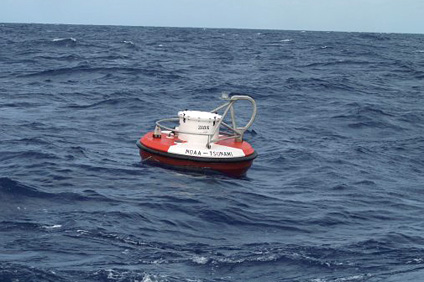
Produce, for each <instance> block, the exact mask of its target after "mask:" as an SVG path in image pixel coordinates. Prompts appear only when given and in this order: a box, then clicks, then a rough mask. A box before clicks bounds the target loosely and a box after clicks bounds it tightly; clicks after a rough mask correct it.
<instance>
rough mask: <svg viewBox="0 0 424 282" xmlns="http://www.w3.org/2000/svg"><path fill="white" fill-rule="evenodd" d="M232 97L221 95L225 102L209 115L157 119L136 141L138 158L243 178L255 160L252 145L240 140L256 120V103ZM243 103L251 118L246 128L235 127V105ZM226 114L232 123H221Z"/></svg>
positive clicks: (199, 113) (196, 113) (184, 114)
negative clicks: (151, 127)
mask: <svg viewBox="0 0 424 282" xmlns="http://www.w3.org/2000/svg"><path fill="white" fill-rule="evenodd" d="M231 94H232V93H230V94H227V93H223V95H222V99H224V100H225V101H226V102H225V103H224V104H223V105H221V106H219V107H217V108H216V109H214V110H212V111H210V112H205V111H192V110H184V111H180V112H178V117H176V118H166V119H161V120H158V121H157V122H156V126H155V129H154V131H151V132H148V133H146V134H145V135H144V136H143V137H141V138H140V139H139V140H138V141H137V146H138V148H139V149H140V156H141V158H142V159H143V160H144V161H148V162H154V163H159V164H163V165H167V166H172V167H176V168H184V169H190V170H191V169H195V170H199V169H200V170H212V171H218V172H221V173H224V174H227V175H230V176H235V177H239V176H243V175H245V174H246V172H247V170H248V169H249V168H250V167H251V165H252V162H253V160H254V159H255V158H256V157H257V153H256V152H255V150H254V149H253V148H252V146H251V145H250V144H249V143H248V142H246V141H244V140H243V135H244V133H245V131H246V130H247V129H248V128H249V127H250V126H251V125H252V123H253V122H254V120H255V117H256V102H255V100H254V99H253V98H252V97H250V96H247V95H240V94H236V95H232V96H230V95H231ZM243 100H244V101H249V102H250V103H251V106H252V115H251V117H250V119H249V121H248V122H247V124H246V125H245V126H243V127H237V123H236V118H235V110H234V104H235V103H236V102H238V101H243ZM219 112H222V114H219ZM228 114H229V119H230V120H231V124H227V123H226V122H225V121H224V119H225V118H226V117H227V115H228ZM164 123H174V124H176V125H175V126H173V127H171V126H170V125H169V126H168V125H166V126H165V125H164Z"/></svg>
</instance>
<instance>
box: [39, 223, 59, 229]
mask: <svg viewBox="0 0 424 282" xmlns="http://www.w3.org/2000/svg"><path fill="white" fill-rule="evenodd" d="M61 227H62V225H61V224H55V225H45V226H43V228H45V229H56V228H61Z"/></svg>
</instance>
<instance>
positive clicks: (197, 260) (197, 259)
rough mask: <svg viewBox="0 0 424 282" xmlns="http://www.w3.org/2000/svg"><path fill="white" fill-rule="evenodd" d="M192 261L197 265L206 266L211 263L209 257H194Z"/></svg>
mask: <svg viewBox="0 0 424 282" xmlns="http://www.w3.org/2000/svg"><path fill="white" fill-rule="evenodd" d="M192 261H193V262H195V263H197V264H206V263H207V262H208V261H209V259H208V258H207V257H201V256H194V257H193V258H192Z"/></svg>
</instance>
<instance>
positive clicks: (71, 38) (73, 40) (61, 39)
mask: <svg viewBox="0 0 424 282" xmlns="http://www.w3.org/2000/svg"><path fill="white" fill-rule="evenodd" d="M52 41H53V42H62V41H72V42H77V40H76V39H75V38H73V37H69V38H53V40H52Z"/></svg>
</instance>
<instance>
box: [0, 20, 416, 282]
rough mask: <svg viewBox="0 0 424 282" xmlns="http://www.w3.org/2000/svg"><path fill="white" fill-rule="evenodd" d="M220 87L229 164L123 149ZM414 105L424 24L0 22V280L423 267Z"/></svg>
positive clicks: (347, 272) (310, 276) (248, 275)
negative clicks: (377, 28) (227, 169)
mask: <svg viewBox="0 0 424 282" xmlns="http://www.w3.org/2000/svg"><path fill="white" fill-rule="evenodd" d="M222 91H235V92H241V93H247V94H249V95H251V96H252V97H253V98H254V99H255V100H256V101H257V103H258V117H257V120H256V122H255V123H254V125H253V127H252V129H251V130H250V131H249V132H248V133H246V136H245V138H246V139H247V140H248V141H249V143H251V144H252V146H253V147H254V148H255V149H256V151H257V152H258V154H259V157H258V158H257V159H256V160H255V161H254V163H253V166H252V167H251V169H250V170H249V171H248V173H247V175H246V177H243V178H231V177H227V176H225V175H219V174H218V175H216V174H207V173H199V172H189V171H179V170H173V169H169V168H163V167H157V166H151V165H149V164H146V163H143V162H141V160H140V157H139V154H138V148H137V147H136V145H135V142H136V140H137V139H138V138H140V136H142V135H143V134H144V133H145V132H147V131H150V130H152V129H153V127H154V122H155V121H156V120H157V119H160V118H164V117H173V116H175V115H176V114H177V112H178V111H179V110H182V109H186V108H189V109H199V110H211V109H212V108H214V107H215V106H217V105H218V104H219V103H220V102H221V101H220V100H219V99H218V97H219V95H220V93H221V92H222ZM423 109H424V35H412V34H374V33H336V32H309V31H271V30H231V29H187V28H147V27H112V26H77V25H35V24H28V25H23V24H1V25H0V281H143V282H149V281H310V282H324V281H333V282H339V281H354V282H356V281H424V278H423V277H424V220H423V214H424V110H423ZM238 113H239V114H240V115H241V118H245V117H246V116H247V115H248V111H247V110H246V111H245V110H244V109H243V107H242V108H241V110H240V111H238Z"/></svg>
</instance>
